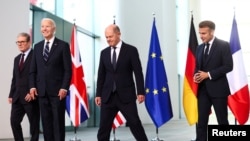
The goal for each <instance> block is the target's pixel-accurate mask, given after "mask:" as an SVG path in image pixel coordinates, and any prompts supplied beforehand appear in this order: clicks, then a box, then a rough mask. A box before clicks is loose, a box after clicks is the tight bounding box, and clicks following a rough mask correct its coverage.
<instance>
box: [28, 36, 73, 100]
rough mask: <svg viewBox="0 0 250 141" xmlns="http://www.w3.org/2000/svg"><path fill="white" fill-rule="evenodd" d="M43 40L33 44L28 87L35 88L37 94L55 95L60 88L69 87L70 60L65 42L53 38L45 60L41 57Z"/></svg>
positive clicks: (68, 49)
mask: <svg viewBox="0 0 250 141" xmlns="http://www.w3.org/2000/svg"><path fill="white" fill-rule="evenodd" d="M43 50H44V40H43V41H40V42H39V43H37V44H35V46H34V56H33V58H32V62H31V67H30V88H37V92H38V96H45V91H47V93H48V95H49V96H57V95H58V92H59V90H60V89H66V90H68V89H69V85H70V81H71V75H72V65H71V64H72V62H71V55H70V48H69V44H68V43H67V42H64V41H62V40H60V39H58V38H55V39H54V42H53V44H52V47H51V50H50V53H49V57H48V60H47V62H46V61H44V59H43Z"/></svg>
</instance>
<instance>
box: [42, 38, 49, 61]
mask: <svg viewBox="0 0 250 141" xmlns="http://www.w3.org/2000/svg"><path fill="white" fill-rule="evenodd" d="M48 58H49V42H46V45H45V48H44V52H43V59H44V60H45V61H47V60H48Z"/></svg>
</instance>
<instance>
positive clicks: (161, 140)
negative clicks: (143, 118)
mask: <svg viewBox="0 0 250 141" xmlns="http://www.w3.org/2000/svg"><path fill="white" fill-rule="evenodd" d="M151 141H164V140H163V139H160V138H158V137H155V138H153V139H152V140H151Z"/></svg>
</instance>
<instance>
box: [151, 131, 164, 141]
mask: <svg viewBox="0 0 250 141" xmlns="http://www.w3.org/2000/svg"><path fill="white" fill-rule="evenodd" d="M151 141H164V140H163V139H160V138H159V137H158V128H156V137H155V138H153V139H151Z"/></svg>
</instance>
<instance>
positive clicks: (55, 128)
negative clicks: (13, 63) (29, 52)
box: [30, 18, 72, 141]
mask: <svg viewBox="0 0 250 141" xmlns="http://www.w3.org/2000/svg"><path fill="white" fill-rule="evenodd" d="M55 32H56V24H55V22H54V21H53V20H52V19H49V18H44V19H42V21H41V33H42V35H43V37H44V40H42V41H40V42H38V43H36V44H35V46H34V57H33V58H32V62H31V68H30V94H32V96H33V98H34V97H36V96H38V99H39V106H40V111H41V118H42V127H43V133H44V139H45V141H65V105H66V103H65V97H66V95H67V91H68V89H69V86H70V81H71V75H72V68H71V55H70V48H69V44H68V43H67V42H65V41H62V40H60V39H58V38H56V37H55V35H54V34H55Z"/></svg>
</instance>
